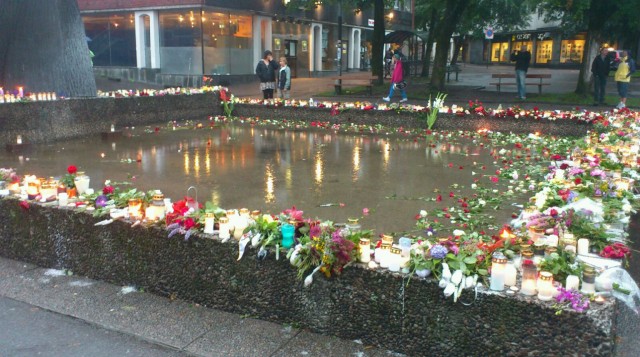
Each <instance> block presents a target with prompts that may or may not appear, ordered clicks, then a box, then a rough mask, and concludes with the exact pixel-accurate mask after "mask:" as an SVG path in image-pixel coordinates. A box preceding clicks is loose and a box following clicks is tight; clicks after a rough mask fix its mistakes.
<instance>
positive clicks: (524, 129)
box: [233, 104, 591, 136]
mask: <svg viewBox="0 0 640 357" xmlns="http://www.w3.org/2000/svg"><path fill="white" fill-rule="evenodd" d="M233 113H234V115H237V116H241V117H260V118H269V119H276V120H277V119H285V120H300V121H304V122H312V121H323V122H330V123H331V124H358V125H376V124H382V125H385V126H389V127H403V128H408V129H426V128H427V125H426V122H425V120H423V119H421V118H420V114H418V113H414V112H408V111H401V112H396V111H394V110H387V111H381V110H369V111H363V110H360V109H350V110H346V111H342V112H341V113H339V114H337V115H331V109H330V108H308V107H272V106H264V105H253V104H236V105H235V108H234V111H233ZM590 127H591V124H588V123H585V122H580V121H577V120H570V119H558V120H546V119H544V120H536V119H531V118H524V119H523V118H520V119H516V118H495V117H487V116H479V115H465V116H461V117H460V116H456V115H455V114H440V115H438V120H437V121H436V123H435V125H434V126H433V130H469V131H477V130H480V129H488V130H491V131H500V132H503V133H509V132H513V133H535V132H540V133H542V134H547V135H561V136H584V135H586V134H587V131H588V130H589V128H590Z"/></svg>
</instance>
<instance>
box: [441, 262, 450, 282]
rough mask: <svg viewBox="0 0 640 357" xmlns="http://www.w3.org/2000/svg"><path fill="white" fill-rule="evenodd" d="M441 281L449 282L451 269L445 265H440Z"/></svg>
mask: <svg viewBox="0 0 640 357" xmlns="http://www.w3.org/2000/svg"><path fill="white" fill-rule="evenodd" d="M442 279H446V280H451V269H449V264H447V263H442Z"/></svg>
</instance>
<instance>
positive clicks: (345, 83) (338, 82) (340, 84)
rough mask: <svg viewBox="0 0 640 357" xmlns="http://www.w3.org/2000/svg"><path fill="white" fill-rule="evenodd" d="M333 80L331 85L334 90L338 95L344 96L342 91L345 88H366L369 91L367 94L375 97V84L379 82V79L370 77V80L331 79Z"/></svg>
mask: <svg viewBox="0 0 640 357" xmlns="http://www.w3.org/2000/svg"><path fill="white" fill-rule="evenodd" d="M331 79H332V80H333V84H331V85H332V86H333V87H334V89H335V93H336V95H340V94H342V89H343V88H345V87H349V88H352V87H365V88H366V89H367V93H368V94H369V95H373V83H374V81H377V80H378V77H370V78H356V77H354V78H349V77H334V78H331Z"/></svg>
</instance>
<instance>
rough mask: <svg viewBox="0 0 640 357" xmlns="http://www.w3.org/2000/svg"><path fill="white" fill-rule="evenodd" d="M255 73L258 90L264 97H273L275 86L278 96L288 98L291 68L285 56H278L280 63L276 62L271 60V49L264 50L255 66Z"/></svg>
mask: <svg viewBox="0 0 640 357" xmlns="http://www.w3.org/2000/svg"><path fill="white" fill-rule="evenodd" d="M256 75H257V76H258V79H260V90H261V91H262V95H263V97H264V99H271V98H273V93H274V91H275V90H276V88H277V89H278V92H279V96H280V98H284V99H289V98H290V96H291V68H290V67H289V66H288V65H287V58H286V57H280V64H278V63H276V61H274V60H273V53H272V52H271V51H269V50H267V51H264V55H263V56H262V59H261V60H260V61H259V62H258V65H257V66H256ZM276 79H277V82H276ZM276 83H277V84H276Z"/></svg>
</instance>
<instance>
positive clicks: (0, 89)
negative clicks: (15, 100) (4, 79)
mask: <svg viewBox="0 0 640 357" xmlns="http://www.w3.org/2000/svg"><path fill="white" fill-rule="evenodd" d="M0 96H4V89H2V87H0Z"/></svg>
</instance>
